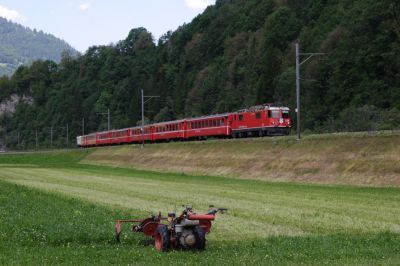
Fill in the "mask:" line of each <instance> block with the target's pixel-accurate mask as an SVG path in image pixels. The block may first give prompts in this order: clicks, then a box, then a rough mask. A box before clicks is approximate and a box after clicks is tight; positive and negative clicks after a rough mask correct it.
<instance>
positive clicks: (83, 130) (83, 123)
mask: <svg viewBox="0 0 400 266" xmlns="http://www.w3.org/2000/svg"><path fill="white" fill-rule="evenodd" d="M84 135H85V117H82V136H84Z"/></svg>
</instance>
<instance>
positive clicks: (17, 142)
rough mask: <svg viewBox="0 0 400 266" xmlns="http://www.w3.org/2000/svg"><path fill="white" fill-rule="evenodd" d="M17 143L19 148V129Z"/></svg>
mask: <svg viewBox="0 0 400 266" xmlns="http://www.w3.org/2000/svg"><path fill="white" fill-rule="evenodd" d="M17 143H18V148H19V144H20V143H19V131H18V132H17Z"/></svg>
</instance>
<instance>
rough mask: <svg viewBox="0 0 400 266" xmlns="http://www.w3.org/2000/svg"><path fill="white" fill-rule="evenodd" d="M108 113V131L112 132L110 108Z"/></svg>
mask: <svg viewBox="0 0 400 266" xmlns="http://www.w3.org/2000/svg"><path fill="white" fill-rule="evenodd" d="M107 113H108V123H107V125H108V131H110V128H111V127H110V122H111V121H110V120H111V116H110V108H108V109H107Z"/></svg>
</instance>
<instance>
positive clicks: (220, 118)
mask: <svg viewBox="0 0 400 266" xmlns="http://www.w3.org/2000/svg"><path fill="white" fill-rule="evenodd" d="M291 126H292V121H291V119H290V116H289V108H288V107H282V106H273V105H271V104H264V105H258V106H253V107H251V108H248V109H244V110H240V111H237V112H233V113H225V114H217V115H210V116H203V117H196V118H187V119H182V120H176V121H169V122H162V123H156V124H150V125H145V126H144V127H143V129H142V127H141V126H138V127H132V128H125V129H117V130H110V131H104V132H96V133H92V134H89V135H84V136H78V137H77V145H78V146H80V147H92V146H102V145H112V144H121V143H141V142H142V141H146V142H157V141H170V140H192V139H206V138H207V137H233V138H240V137H247V136H260V137H261V136H271V135H274V136H277V135H288V134H289V133H290V128H291Z"/></svg>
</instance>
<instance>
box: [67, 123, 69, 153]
mask: <svg viewBox="0 0 400 266" xmlns="http://www.w3.org/2000/svg"><path fill="white" fill-rule="evenodd" d="M68 133H69V132H68V123H67V147H68V142H69V136H68V135H69V134H68Z"/></svg>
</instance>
